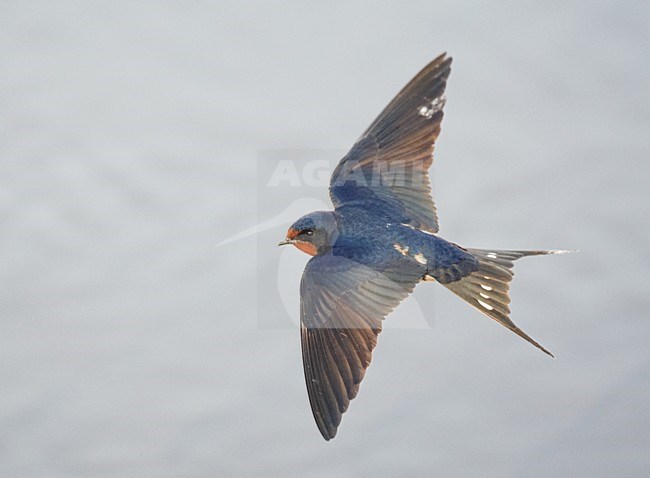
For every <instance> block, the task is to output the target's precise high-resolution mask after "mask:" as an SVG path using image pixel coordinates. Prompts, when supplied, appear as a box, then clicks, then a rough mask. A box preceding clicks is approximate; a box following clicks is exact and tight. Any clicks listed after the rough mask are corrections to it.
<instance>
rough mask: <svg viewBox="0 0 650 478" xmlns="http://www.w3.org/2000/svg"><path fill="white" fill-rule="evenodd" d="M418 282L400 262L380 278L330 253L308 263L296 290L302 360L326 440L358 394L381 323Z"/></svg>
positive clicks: (418, 272)
mask: <svg viewBox="0 0 650 478" xmlns="http://www.w3.org/2000/svg"><path fill="white" fill-rule="evenodd" d="M413 269H415V270H413ZM421 277H422V271H421V270H419V269H418V268H416V267H412V264H411V265H410V267H409V264H408V263H407V261H399V260H398V261H396V262H395V263H394V264H392V265H390V266H387V267H385V268H384V270H383V271H382V272H380V271H377V270H374V269H372V268H370V267H368V266H365V265H363V264H360V263H357V262H354V261H352V260H350V259H346V258H345V257H342V256H334V255H332V254H331V253H329V254H324V255H319V256H315V257H314V258H312V259H311V260H310V261H309V262H308V263H307V266H306V267H305V271H304V273H303V276H302V282H301V285H300V333H301V339H302V359H303V367H304V370H305V381H306V384H307V392H308V394H309V402H310V404H311V409H312V413H313V414H314V419H315V420H316V424H317V425H318V429H319V430H320V432H321V434H322V435H323V437H324V438H325V439H326V440H330V439H331V438H333V437H334V436H335V435H336V430H337V427H338V425H339V423H341V416H342V414H343V413H344V412H345V411H346V410H347V408H348V405H349V404H350V400H352V399H353V398H354V397H355V396H356V394H357V392H358V390H359V384H360V383H361V380H362V379H363V376H364V374H365V371H366V368H367V367H368V365H370V360H371V358H372V350H373V348H374V347H375V345H376V344H377V335H378V334H379V332H380V331H381V321H382V319H383V318H384V317H386V315H388V313H389V312H391V311H392V310H393V309H394V308H395V307H396V306H397V305H398V304H399V303H400V302H401V301H402V300H403V299H404V298H405V297H406V296H408V294H409V293H410V292H411V291H412V290H413V288H414V287H415V284H417V282H418V281H419V280H420V279H421Z"/></svg>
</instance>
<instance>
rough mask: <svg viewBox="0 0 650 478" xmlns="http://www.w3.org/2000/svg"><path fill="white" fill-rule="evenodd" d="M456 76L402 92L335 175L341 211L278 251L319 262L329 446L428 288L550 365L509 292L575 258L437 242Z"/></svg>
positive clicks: (319, 399)
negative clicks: (440, 171) (393, 331)
mask: <svg viewBox="0 0 650 478" xmlns="http://www.w3.org/2000/svg"><path fill="white" fill-rule="evenodd" d="M450 66H451V58H450V57H447V56H446V54H442V55H440V56H438V57H437V58H436V59H435V60H433V61H432V62H431V63H429V64H428V65H427V66H425V67H424V69H422V71H420V72H419V73H418V74H417V75H416V76H415V77H414V78H413V79H412V80H411V81H410V82H409V83H408V84H407V85H406V86H405V87H404V88H403V89H402V91H400V92H399V93H398V94H397V96H396V97H395V98H394V99H393V100H392V101H391V102H390V103H389V104H388V106H387V107H386V108H385V109H384V110H383V111H382V112H381V114H380V115H379V116H378V117H377V119H375V121H374V122H373V123H372V124H371V125H370V127H368V129H367V130H366V131H365V132H364V133H363V134H362V135H361V137H360V138H359V139H358V140H357V142H356V143H355V144H354V146H353V147H352V149H351V150H350V151H349V152H348V153H347V155H346V156H345V157H344V158H343V159H342V160H341V161H340V163H339V164H338V166H337V167H336V169H335V170H334V172H333V174H332V177H331V180H330V187H329V192H330V198H331V200H332V203H333V205H334V210H333V211H316V212H312V213H310V214H307V215H305V216H303V217H301V218H299V219H298V220H297V221H296V222H294V223H293V224H292V225H291V227H290V228H289V230H288V232H287V235H286V238H285V239H284V240H283V241H282V242H280V244H279V245H286V244H292V245H294V246H295V247H297V248H298V249H300V250H301V251H303V252H305V253H307V254H309V255H310V256H313V257H312V258H311V259H310V260H309V262H308V263H307V265H306V267H305V270H304V272H303V275H302V280H301V284H300V335H301V342H302V359H303V367H304V373H305V381H306V384H307V392H308V395H309V402H310V404H311V409H312V412H313V415H314V419H315V420H316V424H317V426H318V429H319V430H320V432H321V434H322V435H323V437H324V438H325V439H326V440H330V439H332V438H334V436H335V435H336V432H337V428H338V426H339V424H340V423H341V417H342V415H343V413H345V411H346V410H347V409H348V406H349V404H350V400H352V399H353V398H354V397H355V396H356V395H357V392H358V391H359V384H360V383H361V381H362V380H363V377H364V374H365V372H366V369H367V368H368V366H369V365H370V360H371V356H372V351H373V349H374V348H375V345H376V344H377V336H378V334H379V332H381V326H382V320H383V319H384V318H385V317H386V316H387V315H388V314H389V313H390V312H391V311H392V310H393V309H394V308H395V307H396V306H397V305H398V304H399V303H400V302H401V301H402V300H403V299H405V298H406V297H407V296H408V295H409V294H410V293H411V292H412V291H413V289H414V288H415V286H416V285H417V284H418V283H419V282H421V281H433V282H438V283H440V284H442V285H443V286H445V287H446V288H447V289H449V290H451V291H452V292H453V293H454V294H456V295H457V296H458V297H460V298H461V299H463V300H464V301H466V302H468V303H469V304H470V305H472V306H473V307H475V308H476V309H478V310H479V311H481V312H482V313H483V314H485V315H487V316H488V317H490V318H491V319H494V320H496V321H497V322H498V323H500V324H501V325H503V326H505V327H507V328H508V329H510V330H511V331H512V332H514V333H515V334H517V335H519V336H520V337H522V338H524V339H525V340H527V341H528V342H530V343H531V344H533V345H534V346H535V347H537V348H539V349H540V350H542V351H543V352H545V353H547V354H548V355H551V356H552V354H551V353H550V352H549V351H548V350H546V349H545V348H544V347H542V345H540V344H539V343H538V342H536V341H535V340H533V339H532V338H531V337H530V336H528V335H527V334H526V333H525V332H524V331H523V330H521V329H520V328H519V327H517V325H515V323H514V322H512V320H510V317H509V315H510V309H509V307H508V304H509V303H510V298H509V294H508V292H509V284H510V281H511V280H512V277H513V271H512V268H513V262H514V261H515V260H517V259H520V258H521V257H525V256H536V255H543V254H557V253H562V252H566V251H550V250H538V251H520V250H512V251H509V250H494V249H485V250H484V249H469V248H464V247H461V246H459V245H457V244H454V243H451V242H449V241H446V240H444V239H442V238H441V237H439V236H438V235H437V233H438V215H437V213H436V207H435V205H434V202H433V199H432V197H431V185H430V182H429V177H428V169H429V167H430V166H431V163H432V161H433V149H434V143H435V141H436V139H437V138H438V134H439V133H440V123H441V121H442V117H443V108H444V106H445V95H444V93H445V86H446V83H447V79H448V77H449V73H450Z"/></svg>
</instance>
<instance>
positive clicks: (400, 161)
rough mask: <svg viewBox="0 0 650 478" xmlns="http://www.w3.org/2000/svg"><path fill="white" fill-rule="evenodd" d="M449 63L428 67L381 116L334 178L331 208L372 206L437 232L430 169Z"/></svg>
mask: <svg viewBox="0 0 650 478" xmlns="http://www.w3.org/2000/svg"><path fill="white" fill-rule="evenodd" d="M450 65H451V58H447V57H445V54H442V55H440V56H439V57H438V58H436V59H435V60H433V61H432V62H431V63H429V64H428V65H427V66H426V67H424V69H423V70H422V71H420V73H418V74H417V75H416V76H415V78H413V79H412V80H411V81H410V82H409V83H408V84H407V85H406V86H405V87H404V89H402V91H400V92H399V94H398V95H397V96H396V97H395V98H394V99H393V101H391V102H390V104H389V105H388V106H387V107H386V108H385V109H384V111H382V112H381V114H380V115H379V117H377V119H376V120H375V121H374V122H373V123H372V124H371V125H370V127H369V128H368V129H367V130H366V132H365V133H364V134H363V135H362V136H361V138H359V139H358V140H357V142H356V144H355V145H354V146H353V147H352V149H351V150H350V152H349V153H348V154H347V155H346V156H345V157H344V158H343V159H342V160H341V162H340V163H339V165H338V166H337V167H336V169H335V170H334V173H333V174H332V179H331V181H330V197H331V198H332V202H333V203H334V207H335V208H341V207H343V206H345V205H346V204H355V205H358V204H360V203H367V204H368V205H369V206H370V205H372V204H374V203H376V204H377V205H379V206H380V207H381V209H382V210H383V211H385V212H386V213H387V214H389V215H390V216H391V217H393V218H394V219H395V220H396V221H400V222H402V223H404V224H410V225H411V226H414V227H417V228H419V229H423V230H426V231H430V232H438V217H437V215H436V208H435V205H434V203H433V198H432V197H431V184H430V181H429V175H428V170H429V167H430V166H431V163H432V161H433V145H434V142H435V141H436V138H437V137H438V134H439V133H440V122H441V121H442V117H443V111H442V109H443V107H444V105H445V97H444V92H445V86H446V84H447V78H448V77H449V73H450Z"/></svg>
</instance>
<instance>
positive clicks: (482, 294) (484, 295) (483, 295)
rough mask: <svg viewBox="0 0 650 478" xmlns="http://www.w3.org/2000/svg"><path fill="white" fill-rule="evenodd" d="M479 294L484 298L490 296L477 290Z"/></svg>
mask: <svg viewBox="0 0 650 478" xmlns="http://www.w3.org/2000/svg"><path fill="white" fill-rule="evenodd" d="M479 295H480V296H481V297H483V298H484V299H489V298H490V296H489V295H487V294H484V293H483V292H479Z"/></svg>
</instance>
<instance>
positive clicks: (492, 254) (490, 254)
mask: <svg viewBox="0 0 650 478" xmlns="http://www.w3.org/2000/svg"><path fill="white" fill-rule="evenodd" d="M487 256H488V257H489V258H490V259H496V258H497V255H496V254H495V253H494V252H488V253H487Z"/></svg>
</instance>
